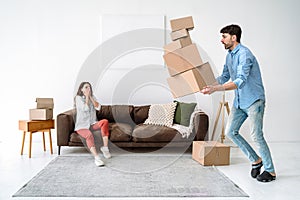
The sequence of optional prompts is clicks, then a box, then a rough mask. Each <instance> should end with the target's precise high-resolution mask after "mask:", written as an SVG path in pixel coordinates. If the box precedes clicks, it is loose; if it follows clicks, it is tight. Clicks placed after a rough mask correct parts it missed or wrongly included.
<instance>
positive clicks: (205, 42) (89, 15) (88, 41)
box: [0, 0, 300, 145]
mask: <svg viewBox="0 0 300 200" xmlns="http://www.w3.org/2000/svg"><path fill="white" fill-rule="evenodd" d="M299 9H300V3H299V1H297V0H277V1H273V0H265V1H261V0H252V1H246V0H232V1H217V0H207V1H206V0H189V1H178V0H143V1H140V0H119V1H117V0H110V1H107V0H102V1H96V0H94V1H84V0H80V1H74V0H67V1H66V0H64V1H63V0H51V1H50V0H47V1H38V0H31V1H23V0H20V1H16V0H10V1H8V0H7V1H3V0H1V1H0V85H1V89H2V92H1V98H0V111H1V114H0V121H1V132H0V141H5V140H6V139H9V138H20V137H21V133H20V132H19V131H18V120H19V119H27V118H28V109H29V108H33V107H34V106H35V102H34V100H35V97H53V98H54V99H55V110H54V112H55V113H54V114H55V115H56V114H58V113H60V112H62V111H65V110H67V109H69V108H71V107H72V105H73V95H74V94H73V92H74V89H75V88H76V87H77V85H76V84H75V83H76V78H77V77H78V72H79V71H80V69H81V66H82V65H83V63H84V62H85V60H86V59H87V57H88V56H89V55H90V53H91V52H93V50H95V48H97V47H98V46H99V45H100V44H101V30H100V16H101V15H104V14H136V15H143V14H145V15H151V14H153V15H165V16H166V22H167V28H168V26H169V24H168V22H169V20H170V19H172V18H178V17H181V16H188V15H192V16H193V18H194V22H195V29H194V30H193V31H191V37H192V39H193V40H194V42H196V43H197V44H198V45H200V47H201V48H202V49H203V50H204V52H205V53H206V54H207V55H208V56H209V58H210V59H211V60H212V61H213V63H212V64H213V66H214V67H215V69H216V71H217V72H219V73H220V72H221V70H222V65H223V63H224V59H225V55H226V51H225V50H224V48H223V46H222V45H221V43H220V34H219V30H220V28H222V27H223V26H224V25H228V24H231V23H238V24H240V25H241V27H242V30H243V35H242V43H243V44H245V45H246V46H248V47H250V49H251V50H252V51H253V52H254V54H255V55H256V57H257V59H258V60H259V62H260V65H261V69H262V74H263V80H264V83H265V89H266V95H267V107H266V115H265V127H264V128H265V133H266V137H267V139H268V140H269V141H299V140H300V136H299V135H300V134H298V132H299V131H298V126H297V123H298V122H299V121H300V117H299V115H298V113H299V107H298V98H299V91H300V90H299V88H298V86H299V85H300V84H299V78H298V75H299V73H300V69H299V64H298V60H297V59H296V58H297V56H298V55H299V53H300V50H299V38H298V34H299V32H300V30H299V23H298V21H297V20H298V19H299V14H298V11H299ZM116 26H117V24H116ZM152 73H153V71H152ZM148 89H149V88H148ZM153 89H155V88H153ZM150 91H151V89H150ZM155 95H156V94H155V93H153V94H152V96H151V98H150V99H155ZM139 98H141V97H139ZM145 98H147V99H149V97H145ZM158 98H159V96H158ZM193 98H196V99H198V101H199V103H201V102H203V108H204V109H205V110H206V111H207V112H208V113H209V114H210V116H211V119H213V118H214V114H215V112H216V107H217V106H218V105H217V104H216V103H211V102H215V101H216V102H217V101H218V98H219V96H218V97H216V95H215V96H213V97H209V96H205V97H204V96H203V95H200V94H197V96H196V97H193ZM227 98H228V100H230V102H231V98H232V93H229V94H228V95H227ZM183 99H184V98H183ZM187 100H189V99H187ZM211 126H212V124H211ZM245 131H247V129H246V130H245ZM246 137H248V136H246ZM16 145H19V143H18V144H16Z"/></svg>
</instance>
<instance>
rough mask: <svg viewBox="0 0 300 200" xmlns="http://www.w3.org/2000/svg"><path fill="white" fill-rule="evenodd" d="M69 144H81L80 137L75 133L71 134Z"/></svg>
mask: <svg viewBox="0 0 300 200" xmlns="http://www.w3.org/2000/svg"><path fill="white" fill-rule="evenodd" d="M70 142H72V143H82V140H81V137H80V136H79V135H78V134H77V133H76V132H73V133H71V135H70Z"/></svg>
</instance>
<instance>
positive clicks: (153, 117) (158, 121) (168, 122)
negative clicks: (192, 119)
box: [144, 102, 177, 127]
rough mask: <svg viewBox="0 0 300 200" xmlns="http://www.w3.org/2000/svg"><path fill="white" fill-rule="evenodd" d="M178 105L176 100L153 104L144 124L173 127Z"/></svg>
mask: <svg viewBox="0 0 300 200" xmlns="http://www.w3.org/2000/svg"><path fill="white" fill-rule="evenodd" d="M176 105H177V103H176V102H172V103H168V104H153V105H151V106H150V108H149V113H148V118H147V119H146V121H145V122H144V124H152V125H160V126H168V127H171V126H172V125H173V120H174V113H175V109H176Z"/></svg>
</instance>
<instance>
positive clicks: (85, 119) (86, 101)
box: [75, 82, 111, 166]
mask: <svg viewBox="0 0 300 200" xmlns="http://www.w3.org/2000/svg"><path fill="white" fill-rule="evenodd" d="M75 106H76V111H77V114H76V123H75V131H76V133H77V134H79V135H80V136H82V137H83V138H84V139H85V140H86V144H87V146H88V148H89V150H90V151H91V153H92V154H93V156H94V157H95V164H96V165H97V166H103V165H104V162H103V161H102V160H101V158H100V156H99V155H98V153H97V150H96V147H95V142H94V136H93V134H92V132H91V131H93V130H99V129H101V135H102V138H103V146H102V147H101V148H100V150H101V151H102V153H103V155H104V157H105V158H110V157H111V155H110V153H109V149H108V136H109V130H108V120H107V119H102V120H100V121H97V117H96V110H100V107H101V105H100V104H99V103H98V102H97V100H96V98H95V96H94V95H93V90H92V86H91V84H90V83H89V82H82V83H81V84H80V86H79V88H78V91H77V94H76V96H75Z"/></svg>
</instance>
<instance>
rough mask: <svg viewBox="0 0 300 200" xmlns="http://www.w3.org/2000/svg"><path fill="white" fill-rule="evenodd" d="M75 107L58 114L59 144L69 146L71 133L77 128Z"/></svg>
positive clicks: (57, 131) (57, 130)
mask: <svg viewBox="0 0 300 200" xmlns="http://www.w3.org/2000/svg"><path fill="white" fill-rule="evenodd" d="M74 117H75V109H71V110H68V111H65V112H63V113H60V114H58V115H57V119H56V123H57V124H56V133H57V146H68V145H69V140H70V135H71V133H73V132H74V128H75V120H74Z"/></svg>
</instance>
